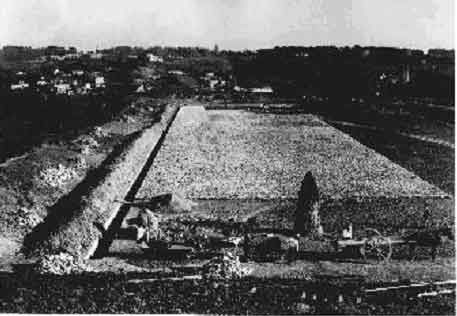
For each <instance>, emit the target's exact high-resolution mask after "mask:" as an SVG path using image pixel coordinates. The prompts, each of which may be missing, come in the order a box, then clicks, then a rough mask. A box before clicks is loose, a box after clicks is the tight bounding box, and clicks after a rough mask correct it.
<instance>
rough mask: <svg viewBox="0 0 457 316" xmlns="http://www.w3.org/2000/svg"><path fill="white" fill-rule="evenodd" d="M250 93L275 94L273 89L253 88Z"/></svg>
mask: <svg viewBox="0 0 457 316" xmlns="http://www.w3.org/2000/svg"><path fill="white" fill-rule="evenodd" d="M250 92H251V93H258V94H270V93H273V89H272V88H271V87H262V88H252V89H251V90H250Z"/></svg>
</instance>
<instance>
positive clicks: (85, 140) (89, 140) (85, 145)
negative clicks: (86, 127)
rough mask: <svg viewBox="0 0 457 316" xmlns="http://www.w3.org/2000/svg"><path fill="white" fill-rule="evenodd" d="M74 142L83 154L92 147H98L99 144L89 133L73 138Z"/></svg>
mask: <svg viewBox="0 0 457 316" xmlns="http://www.w3.org/2000/svg"><path fill="white" fill-rule="evenodd" d="M75 144H76V145H77V146H79V147H80V151H81V153H82V154H84V155H87V154H89V153H90V152H91V151H93V150H94V149H97V148H98V147H100V144H99V143H98V142H97V140H96V139H95V138H94V137H92V136H90V135H84V136H82V137H79V138H78V139H76V140H75Z"/></svg>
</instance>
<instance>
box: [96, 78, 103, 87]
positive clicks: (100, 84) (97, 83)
mask: <svg viewBox="0 0 457 316" xmlns="http://www.w3.org/2000/svg"><path fill="white" fill-rule="evenodd" d="M95 87H96V88H104V87H105V77H103V76H97V77H95Z"/></svg>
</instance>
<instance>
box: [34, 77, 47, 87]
mask: <svg viewBox="0 0 457 316" xmlns="http://www.w3.org/2000/svg"><path fill="white" fill-rule="evenodd" d="M47 84H48V82H47V81H46V80H44V77H41V78H40V80H38V81H37V82H36V85H37V86H41V87H42V86H46V85H47Z"/></svg>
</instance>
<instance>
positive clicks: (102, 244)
mask: <svg viewBox="0 0 457 316" xmlns="http://www.w3.org/2000/svg"><path fill="white" fill-rule="evenodd" d="M178 112H179V110H178V111H175V112H174V113H173V116H172V118H171V120H170V122H169V124H168V125H167V127H166V128H165V130H164V131H163V133H162V135H161V136H160V138H159V141H158V142H157V145H156V146H155V147H154V149H153V150H152V151H151V153H150V154H149V157H148V159H147V161H146V163H145V165H144V166H143V167H142V169H141V172H140V174H139V175H138V177H137V178H136V180H135V182H134V183H133V185H132V186H131V188H130V189H129V191H128V192H127V195H126V196H125V197H124V200H125V201H127V202H131V201H133V199H134V198H135V196H136V194H137V192H138V190H139V189H140V188H141V185H142V184H143V181H144V179H145V178H146V175H147V174H148V171H149V169H150V168H151V166H152V164H153V163H154V159H155V157H156V155H157V153H158V152H159V150H160V148H161V147H162V144H163V141H164V140H165V138H166V136H167V134H168V131H169V129H170V127H171V126H172V125H173V122H174V120H175V118H176V115H177V114H178ZM130 207H131V206H130V205H126V204H124V205H122V206H121V207H120V208H119V210H118V212H117V214H116V216H115V217H114V219H113V221H112V222H111V224H110V225H109V227H108V229H107V230H106V232H105V233H104V234H103V237H102V239H100V240H99V242H98V246H97V248H96V249H95V251H94V253H93V255H92V256H91V257H90V258H93V259H96V258H101V257H104V256H105V254H106V253H107V252H108V250H109V247H110V245H111V243H112V242H113V240H114V238H115V237H116V234H117V232H118V231H119V229H120V227H121V224H122V221H123V220H124V218H125V216H126V215H127V214H128V212H129V210H130Z"/></svg>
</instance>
